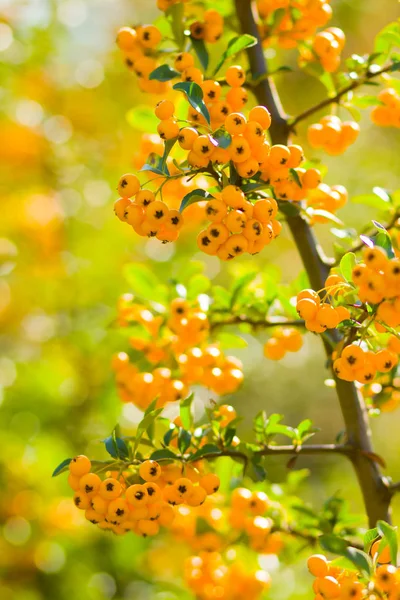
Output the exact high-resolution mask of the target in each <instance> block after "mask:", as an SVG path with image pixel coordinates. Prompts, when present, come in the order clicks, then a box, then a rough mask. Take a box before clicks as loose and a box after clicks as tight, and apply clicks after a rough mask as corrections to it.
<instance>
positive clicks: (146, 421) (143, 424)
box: [133, 408, 163, 454]
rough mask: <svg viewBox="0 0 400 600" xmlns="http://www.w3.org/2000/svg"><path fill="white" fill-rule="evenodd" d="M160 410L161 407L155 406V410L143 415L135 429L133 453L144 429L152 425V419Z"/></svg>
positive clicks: (154, 418) (153, 419)
mask: <svg viewBox="0 0 400 600" xmlns="http://www.w3.org/2000/svg"><path fill="white" fill-rule="evenodd" d="M162 411H163V409H162V408H157V409H156V410H154V411H152V412H151V413H148V414H147V415H144V417H143V419H142V420H141V421H140V423H139V425H138V427H137V430H136V435H135V442H134V445H133V454H135V452H136V450H137V449H138V447H139V444H140V440H141V439H142V437H143V435H144V434H145V432H146V430H147V429H148V428H149V427H151V426H152V425H153V423H154V421H155V420H156V418H157V417H158V415H159V414H160V413H162Z"/></svg>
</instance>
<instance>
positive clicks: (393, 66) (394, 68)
mask: <svg viewBox="0 0 400 600" xmlns="http://www.w3.org/2000/svg"><path fill="white" fill-rule="evenodd" d="M394 71H400V61H397V62H394V63H393V64H391V65H390V69H389V72H390V73H393V72H394Z"/></svg>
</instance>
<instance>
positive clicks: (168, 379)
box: [112, 294, 243, 410]
mask: <svg viewBox="0 0 400 600" xmlns="http://www.w3.org/2000/svg"><path fill="white" fill-rule="evenodd" d="M118 324H119V326H121V327H130V326H133V325H135V324H138V325H140V326H141V327H142V328H143V330H144V335H143V336H138V335H134V334H133V335H132V336H131V337H130V338H129V343H130V346H131V348H132V349H133V350H135V351H136V352H139V353H140V354H141V355H143V357H144V358H145V359H146V360H147V361H148V363H150V365H153V368H152V370H151V371H150V370H149V371H140V370H139V368H138V367H137V366H136V365H135V364H134V363H135V362H137V361H131V360H130V357H129V354H127V353H126V352H120V353H118V354H117V355H116V356H114V358H113V360H112V366H113V369H114V371H115V377H116V384H117V390H118V394H119V396H120V398H121V400H122V401H123V402H132V403H133V404H135V405H136V406H137V407H138V408H141V409H143V410H144V409H146V408H147V407H148V406H149V405H150V404H151V402H152V401H153V400H154V399H155V398H157V405H158V406H165V404H167V403H168V402H175V401H178V400H182V399H184V398H186V397H187V396H188V395H189V392H190V386H192V385H195V384H197V385H203V386H204V387H207V388H208V389H210V390H212V391H214V392H215V393H217V394H219V395H223V394H228V393H233V392H235V391H236V390H237V389H238V387H239V386H240V384H241V383H242V381H243V372H242V363H241V362H240V360H238V359H237V358H235V357H234V356H226V355H225V354H224V352H223V351H222V350H221V349H220V348H219V345H218V343H211V341H210V324H209V320H208V317H207V312H205V311H204V310H202V309H201V308H200V306H199V304H198V302H197V301H193V302H189V301H188V300H185V299H183V298H175V299H174V300H172V301H171V303H170V305H169V306H168V308H167V312H166V313H164V314H156V313H153V312H152V311H151V310H149V308H148V307H147V306H145V305H143V304H138V303H137V302H135V300H134V298H133V296H131V295H130V294H125V295H124V296H122V297H121V299H120V301H119V303H118Z"/></svg>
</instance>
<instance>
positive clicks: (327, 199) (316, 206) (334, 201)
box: [306, 183, 348, 225]
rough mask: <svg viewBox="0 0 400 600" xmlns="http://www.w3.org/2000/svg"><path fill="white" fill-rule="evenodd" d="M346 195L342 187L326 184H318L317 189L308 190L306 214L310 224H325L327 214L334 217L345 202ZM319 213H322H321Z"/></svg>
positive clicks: (327, 218) (327, 220)
mask: <svg viewBox="0 0 400 600" xmlns="http://www.w3.org/2000/svg"><path fill="white" fill-rule="evenodd" d="M347 198H348V194H347V190H346V188H345V187H344V186H343V185H332V186H329V185H327V184H326V183H320V184H319V185H318V187H316V188H315V189H313V190H310V191H309V193H308V195H307V198H306V205H307V214H308V217H309V221H310V224H311V225H313V224H314V223H327V222H329V219H330V216H329V215H326V214H325V213H326V212H328V213H330V214H331V215H334V214H335V213H336V212H337V211H338V210H339V209H340V208H342V207H343V206H344V205H345V204H346V202H347ZM321 211H324V212H322V213H321Z"/></svg>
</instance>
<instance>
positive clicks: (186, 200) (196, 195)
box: [179, 189, 214, 212]
mask: <svg viewBox="0 0 400 600" xmlns="http://www.w3.org/2000/svg"><path fill="white" fill-rule="evenodd" d="M213 197H214V196H212V195H211V194H210V193H209V192H206V191H205V190H200V189H197V190H192V191H191V192H189V193H188V194H186V196H184V197H183V198H182V202H181V205H180V207H179V212H183V211H184V210H185V208H187V207H188V206H190V205H191V204H195V203H196V202H201V201H202V200H211V198H213Z"/></svg>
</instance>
